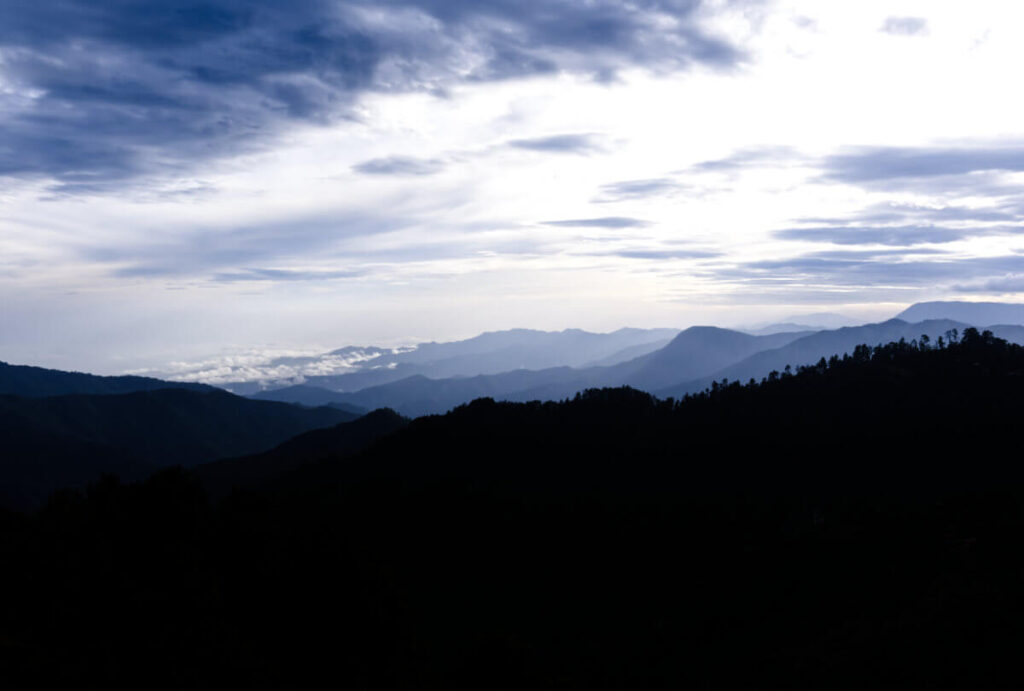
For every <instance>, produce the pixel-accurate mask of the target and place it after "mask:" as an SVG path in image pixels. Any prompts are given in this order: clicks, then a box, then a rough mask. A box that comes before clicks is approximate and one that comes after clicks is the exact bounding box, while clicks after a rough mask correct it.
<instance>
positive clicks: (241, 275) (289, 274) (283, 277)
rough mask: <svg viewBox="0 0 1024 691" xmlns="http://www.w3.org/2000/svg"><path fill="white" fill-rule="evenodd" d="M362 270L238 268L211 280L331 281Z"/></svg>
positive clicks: (356, 273)
mask: <svg viewBox="0 0 1024 691" xmlns="http://www.w3.org/2000/svg"><path fill="white" fill-rule="evenodd" d="M363 275H365V272H364V271H322V270H311V271H294V270H289V269H240V270H238V271H226V272H223V273H217V274H214V275H213V280H214V281H218V282H222V283H231V282H240V281H332V280H337V279H341V278H356V277H359V276H363Z"/></svg>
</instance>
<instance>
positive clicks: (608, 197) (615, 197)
mask: <svg viewBox="0 0 1024 691" xmlns="http://www.w3.org/2000/svg"><path fill="white" fill-rule="evenodd" d="M683 189H685V187H684V186H683V185H680V184H679V183H678V182H676V181H675V180H673V179H672V178H648V179H646V180H623V181H621V182H612V183H609V184H607V185H601V189H600V191H599V193H598V196H597V198H596V199H595V200H594V201H596V202H620V201H628V200H631V199H647V198H649V197H663V196H668V195H672V194H675V193H677V192H679V191H681V190H683Z"/></svg>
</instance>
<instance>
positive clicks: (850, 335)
mask: <svg viewBox="0 0 1024 691" xmlns="http://www.w3.org/2000/svg"><path fill="white" fill-rule="evenodd" d="M966 326H967V325H966V324H963V323H960V322H954V321H949V320H930V321H924V322H918V323H913V324H911V323H908V322H905V321H903V320H901V319H890V320H889V321H885V322H881V323H878V324H865V325H864V326H847V327H843V328H841V329H836V330H834V331H819V332H816V333H813V334H809V335H805V336H803V337H801V338H798V339H796V340H794V341H792V342H791V343H789V344H787V345H784V346H782V347H779V348H774V349H771V350H764V351H761V352H759V353H755V354H753V355H751V356H749V357H747V358H744V359H743V360H741V361H739V362H736V363H734V364H731V365H729V366H728V367H723V368H722V369H719V370H717V371H715V372H714V373H712V374H710V375H707V376H704V377H700V378H695V379H693V380H690V381H682V382H680V383H678V384H674V385H671V386H662V387H660V388H658V389H655V390H654V393H655V394H656V395H658V396H666V397H667V396H672V397H679V396H682V395H685V394H687V393H693V392H696V391H702V390H703V389H705V388H707V387H708V386H710V385H711V383H712V382H713V381H720V380H722V379H728V380H730V381H741V382H745V381H747V380H749V379H751V378H753V379H758V380H760V379H761V378H763V377H765V376H767V375H768V374H769V373H770V372H771V371H772V370H777V371H780V372H781V371H783V370H784V369H785V368H786V366H787V365H789V366H791V367H798V366H800V365H810V364H814V363H816V362H817V361H818V360H820V359H821V358H823V357H824V358H826V359H828V358H829V357H831V356H833V355H842V354H843V353H849V352H852V351H853V349H854V348H855V347H856V346H858V345H860V344H863V343H867V344H870V345H876V344H879V343H888V342H890V341H898V340H900V339H901V338H903V339H906V340H908V341H910V340H913V339H915V338H918V337H920V336H921V335H922V334H927V335H928V336H929V337H930V338H931V339H932V340H937V339H938V338H939V336H942V335H943V334H945V333H946V332H947V331H950V330H952V329H957V330H960V331H962V330H963V329H964V328H965V327H966Z"/></svg>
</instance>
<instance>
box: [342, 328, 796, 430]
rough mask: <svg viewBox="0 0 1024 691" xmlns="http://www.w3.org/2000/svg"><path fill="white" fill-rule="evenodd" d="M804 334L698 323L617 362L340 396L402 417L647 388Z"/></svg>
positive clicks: (416, 380) (419, 381)
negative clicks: (479, 401) (478, 403)
mask: <svg viewBox="0 0 1024 691" xmlns="http://www.w3.org/2000/svg"><path fill="white" fill-rule="evenodd" d="M802 335H803V334H799V333H796V334H774V335H771V336H751V335H749V334H744V333H741V332H738V331H730V330H728V329H719V328H716V327H711V326H694V327H690V328H689V329H686V330H685V331H682V332H680V333H679V334H677V335H676V337H675V338H673V339H672V340H671V341H670V342H669V343H668V344H667V345H666V346H665V347H664V348H661V349H659V350H656V351H654V352H652V353H648V354H646V355H643V356H641V357H638V358H634V359H632V360H629V361H627V362H623V363H619V364H617V365H612V366H606V367H584V368H579V369H574V368H571V367H552V368H548V369H542V370H528V369H518V370H514V371H510V372H502V373H499V374H488V375H477V376H473V377H449V378H445V379H432V378H429V377H425V376H421V375H415V376H412V377H406V378H404V379H401V380H398V381H394V382H389V383H387V384H382V385H380V386H373V387H367V388H365V389H362V390H360V391H356V392H352V393H344V394H338V395H337V396H338V400H340V401H343V402H345V403H348V404H350V405H356V406H362V407H364V408H380V407H390V408H394V409H395V410H397V411H399V412H400V413H402V414H403V415H408V416H410V417H418V416H421V415H431V414H437V413H444V412H446V411H448V410H450V409H452V408H453V407H455V406H457V405H460V404H463V403H467V402H469V401H471V400H473V399H474V398H482V397H489V398H495V399H498V400H509V401H529V400H559V399H562V398H567V397H571V396H573V395H574V394H576V393H577V392H579V391H582V390H584V389H587V388H592V387H601V386H623V385H629V386H633V387H635V388H641V389H647V388H654V387H660V386H664V384H665V382H673V381H685V380H687V379H690V378H693V377H699V376H703V375H706V374H709V373H711V372H714V371H716V370H717V369H719V368H721V367H723V366H725V365H727V364H730V363H732V362H735V361H736V360H739V359H742V358H744V357H746V356H747V355H749V354H751V353H755V352H758V351H760V350H764V349H770V348H777V347H779V346H780V345H784V344H786V343H789V342H791V341H793V340H795V339H797V338H800V337H801V336H802Z"/></svg>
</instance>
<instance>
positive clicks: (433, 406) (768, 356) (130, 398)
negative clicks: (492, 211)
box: [0, 303, 1024, 506]
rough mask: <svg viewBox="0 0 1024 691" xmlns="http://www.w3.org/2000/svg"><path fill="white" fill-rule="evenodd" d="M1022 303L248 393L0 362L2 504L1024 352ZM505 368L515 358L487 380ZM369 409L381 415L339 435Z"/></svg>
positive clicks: (656, 333)
mask: <svg viewBox="0 0 1024 691" xmlns="http://www.w3.org/2000/svg"><path fill="white" fill-rule="evenodd" d="M1020 307H1021V306H1019V305H999V304H993V303H924V304H920V305H915V306H913V307H911V308H909V309H908V310H906V311H905V312H904V313H903V314H904V315H905V316H910V317H913V316H915V315H930V314H956V315H958V316H959V317H962V318H963V319H964V320H953V319H948V318H943V319H925V320H923V321H917V322H912V321H908V320H904V319H890V320H888V321H885V322H881V323H878V324H865V325H861V326H851V327H843V328H839V329H832V330H817V331H795V332H781V333H774V332H772V331H773V330H772V329H771V328H766V329H765V331H766V333H764V334H761V335H754V334H750V333H744V332H740V331H736V330H730V329H722V328H717V327H712V326H695V327H690V328H688V329H685V330H683V331H678V332H677V331H674V330H667V329H662V330H642V329H621V330H619V331H616V332H613V333H611V334H593V333H589V332H585V331H580V330H574V329H568V330H565V331H561V332H542V331H532V330H527V329H517V330H513V331H509V332H492V333H486V334H482V335H480V336H478V337H476V338H473V339H468V340H467V341H458V342H453V343H427V344H422V345H421V346H418V347H416V348H415V349H411V350H406V351H402V352H396V351H393V350H387V349H374V348H355V347H349V348H342V349H339V350H337V351H332V352H334V353H335V354H336V355H337V357H343V358H349V359H353V358H355V359H361V361H365V362H375V361H378V360H379V361H380V362H381V364H380V365H379V366H378V365H374V366H373V367H370V368H369V369H366V370H365V371H362V372H354V373H349V374H345V375H322V376H315V377H308V378H307V381H306V382H305V383H303V384H299V385H292V386H287V387H280V388H276V389H270V390H266V391H260V392H254V393H253V394H252V397H251V398H245V397H242V396H238V395H233V394H231V393H228V392H226V391H223V390H221V389H218V388H215V387H213V386H210V385H206V384H198V383H179V382H171V381H162V380H159V379H152V378H146V377H134V376H122V377H100V376H95V375H91V374H84V373H77V372H59V371H55V370H46V369H43V368H39V367H29V366H19V365H11V364H7V363H0V439H2V441H3V444H4V449H5V456H6V459H7V460H6V463H5V466H4V469H3V473H2V474H0V502H2V503H5V504H7V505H11V506H31V505H35V504H37V503H38V502H39V501H41V500H42V499H43V498H44V497H46V496H47V495H48V494H49V493H50V492H52V491H53V490H54V489H57V488H59V487H73V486H81V485H83V484H84V483H86V482H88V481H90V480H93V479H95V478H96V477H97V476H98V475H99V474H101V473H103V472H111V473H116V474H118V475H120V476H122V477H125V478H137V477H143V476H145V475H146V474H148V473H149V472H151V471H152V470H153V469H155V468H160V467H165V466H168V465H176V464H180V465H185V466H196V465H201V464H205V463H209V462H213V461H218V462H222V463H229V462H228V461H226V460H224V459H232V458H234V459H238V458H245V457H250V461H248V462H246V463H245V464H251V465H252V467H257V466H259V467H267V468H270V467H274V462H273V461H272V460H271V457H267V458H264V459H263V460H260V461H256V460H251V459H253V458H256V457H257V456H259V455H260V454H267V453H270V454H273V449H274V448H275V447H276V446H277V445H279V444H282V443H286V442H288V440H290V439H292V438H293V437H295V436H296V435H300V434H304V433H311V434H313V437H312V438H317V437H316V435H318V434H320V432H313V431H314V430H330V429H333V428H334V427H335V426H337V425H339V424H340V425H342V427H341V428H339V429H335V430H334V431H324V432H323V433H324V434H327V435H328V436H329V435H335V436H337V437H338V442H337V445H338V448H347V447H346V444H347V445H348V446H350V447H352V448H355V447H356V446H358V444H356V443H355V442H346V441H344V438H346V437H351V438H352V439H362V440H363V442H366V440H368V439H371V438H372V434H370V433H368V432H358V431H355V430H360V429H377V430H380V429H385V428H386V429H387V430H392V428H393V427H394V426H395V425H397V424H398V423H397V422H396V420H401V419H403V417H406V418H415V417H419V416H423V415H432V414H439V413H444V412H446V411H448V410H451V409H452V408H455V407H457V406H460V405H462V404H465V403H468V402H470V401H472V400H474V399H479V398H491V399H495V400H505V401H532V400H540V401H544V400H563V399H567V398H572V397H573V396H574V395H576V394H577V393H578V392H580V391H583V390H586V389H592V388H601V387H620V386H629V387H632V388H635V389H639V390H643V391H647V392H651V393H653V394H655V395H657V396H658V397H661V398H667V397H675V398H680V397H682V396H685V395H687V394H692V393H695V392H700V391H703V390H704V389H706V388H708V387H709V386H711V385H712V383H714V382H720V381H722V380H729V381H742V382H745V381H748V380H750V379H755V380H760V379H762V378H764V377H766V376H768V375H769V374H770V373H771V372H772V371H783V370H784V369H785V368H786V367H787V366H790V367H793V368H796V367H800V366H802V365H810V364H814V363H817V362H818V361H819V360H820V359H821V358H825V359H828V358H830V357H832V356H841V355H842V354H843V353H849V352H851V351H852V350H853V349H854V348H855V347H856V346H858V345H861V344H868V345H874V344H879V343H887V342H890V341H899V340H901V339H903V340H905V341H908V342H909V341H912V340H914V339H918V338H920V337H921V336H922V335H927V336H928V337H929V338H930V339H931V340H932V341H933V342H934V341H937V340H938V339H939V338H940V337H946V338H947V339H948V336H949V334H951V333H952V332H954V331H963V330H964V329H965V328H967V326H968V325H971V324H979V323H982V322H984V320H985V319H989V318H995V317H1002V318H1007V319H1011V320H1012V319H1014V318H1017V319H1018V323H1003V324H996V325H994V326H989V327H987V328H989V330H991V331H992V332H993V333H994V334H995V335H996V336H998V337H1001V338H1004V339H1006V340H1007V341H1010V342H1012V343H1024V326H1021V325H1019V322H1020V321H1024V312H1021V311H1020ZM1015 315H1017V316H1016V317H1015ZM357 351H358V352H357ZM510 363H516V364H515V366H511V368H510V369H506V370H503V371H497V372H493V371H491V370H494V369H499V370H500V369H501V368H502V367H510ZM408 372H413V374H411V375H410V374H407V373H408ZM423 372H430V373H432V374H434V375H435V376H428V375H426V374H423ZM441 375H450V376H441ZM375 380H376V381H378V383H377V384H374V385H371V386H365V387H363V388H359V389H357V390H345V391H339V390H334V389H332V388H331V387H333V386H337V385H338V382H339V381H341V382H342V383H343V385H344V386H349V385H354V384H355V383H358V382H363V383H365V382H372V381H375ZM380 408H387V409H391V410H392V411H393V412H391V413H389V414H388V415H385V416H383V417H382V416H381V415H377V417H371V418H369V421H367V422H363V423H360V424H359V425H356V426H354V427H345V424H348V423H352V421H354V420H356V418H359V417H360V416H362V415H364V414H365V413H367V412H368V411H371V410H377V409H380ZM374 421H377V422H378V423H380V424H379V425H376V426H375V424H374ZM382 421H383V422H382ZM402 424H404V423H402ZM346 430H348V431H346ZM332 438H333V437H332ZM363 442H360V443H363ZM288 443H291V442H288ZM295 443H297V444H300V445H301V444H302V443H303V442H299V441H296V442H295ZM366 443H368V442H366ZM288 454H290V455H294V454H292V452H291V451H288ZM307 460H311V459H307ZM234 463H235V464H236V465H237V464H238V463H239V461H234ZM220 467H221V468H224V467H228V466H227V465H223V466H220ZM209 472H210V473H213V474H214V475H216V471H214V470H210V471H209ZM257 475H258V473H257ZM214 484H216V483H214Z"/></svg>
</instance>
